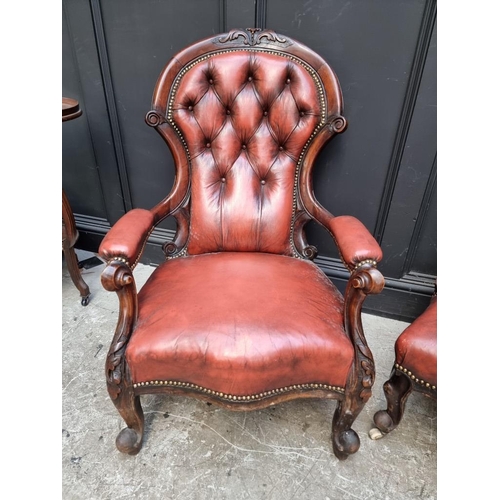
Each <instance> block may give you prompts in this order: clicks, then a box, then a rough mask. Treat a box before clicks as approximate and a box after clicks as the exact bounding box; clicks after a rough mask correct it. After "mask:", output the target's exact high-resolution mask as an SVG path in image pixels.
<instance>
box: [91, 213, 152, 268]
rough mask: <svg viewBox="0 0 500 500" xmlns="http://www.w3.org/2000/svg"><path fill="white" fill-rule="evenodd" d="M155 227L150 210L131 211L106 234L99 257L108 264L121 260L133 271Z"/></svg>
mask: <svg viewBox="0 0 500 500" xmlns="http://www.w3.org/2000/svg"><path fill="white" fill-rule="evenodd" d="M154 227H155V224H154V216H153V214H152V213H151V212H150V211H149V210H144V209H142V208H134V209H133V210H130V212H127V213H126V214H125V215H124V216H123V217H121V218H120V219H119V220H118V222H116V224H115V225H114V226H113V227H112V228H111V229H110V230H109V232H108V233H107V234H106V236H105V237H104V239H103V240H102V242H101V245H100V246H99V255H100V256H101V257H102V258H103V259H104V260H105V261H106V262H110V261H112V260H119V261H122V262H125V263H126V264H127V265H128V266H129V267H130V269H133V268H134V267H135V265H136V264H137V262H138V261H139V259H140V258H141V255H142V252H143V250H144V247H145V245H146V241H147V239H148V237H149V235H150V234H151V231H152V230H153V229H154Z"/></svg>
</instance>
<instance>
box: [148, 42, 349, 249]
mask: <svg viewBox="0 0 500 500" xmlns="http://www.w3.org/2000/svg"><path fill="white" fill-rule="evenodd" d="M249 39H250V38H249ZM220 40H222V39H221V38H219V39H218V41H220ZM278 40H279V38H278ZM245 43H246V42H245ZM205 45H206V42H205ZM246 45H250V44H248V43H246ZM210 48H211V49H212V50H207V51H206V53H205V54H203V53H202V51H201V49H196V48H194V49H192V50H191V54H192V56H191V57H190V58H188V57H187V56H184V61H182V62H183V64H182V65H181V63H180V62H178V61H174V62H172V63H171V64H170V69H168V68H167V70H166V71H165V72H164V74H163V75H162V76H160V79H159V82H158V84H157V89H156V92H155V97H154V100H153V103H154V104H155V105H156V106H155V109H157V110H158V108H163V109H164V113H165V116H166V118H165V119H166V121H167V122H168V124H170V125H171V126H173V128H174V129H175V131H176V133H177V135H178V136H179V138H180V140H181V142H182V144H183V147H184V149H185V151H186V155H187V162H188V163H189V167H190V172H189V177H190V188H189V189H190V192H189V197H190V201H189V207H188V209H189V237H188V240H187V253H188V254H191V255H194V254H201V253H206V252H217V251H262V252H269V253H279V254H285V255H293V254H294V250H293V224H294V219H295V214H296V208H297V197H298V194H297V193H298V188H297V183H298V179H299V168H300V162H301V160H302V157H303V155H304V151H305V149H306V148H307V146H308V145H309V142H310V140H311V138H312V136H313V135H314V134H315V133H316V132H317V131H318V130H319V128H320V125H323V124H324V123H325V97H324V88H323V86H322V83H321V81H320V79H319V78H318V76H317V73H316V71H315V70H314V69H313V68H312V67H311V66H310V65H309V64H308V63H307V62H305V61H304V60H303V59H302V58H300V57H297V56H295V55H294V54H293V53H292V54H291V53H288V52H287V51H286V50H266V48H263V47H262V46H261V47H258V46H254V47H252V46H248V47H247V46H245V44H243V43H242V44H240V46H238V47H235V46H234V45H233V48H231V47H230V48H227V47H219V50H214V48H215V49H217V47H210ZM301 50H302V49H301ZM307 50H308V49H307ZM316 57H317V56H316ZM181 59H182V57H181ZM317 59H319V58H318V57H317ZM315 61H316V62H317V60H316V59H315ZM323 63H324V61H322V60H321V61H320V63H319V64H318V65H323ZM324 66H325V67H326V66H327V65H326V64H324ZM174 71H175V72H176V74H174ZM328 71H329V73H328V74H329V76H330V78H331V79H332V80H333V79H335V77H334V76H333V73H332V72H331V70H330V69H329V68H328ZM166 80H169V82H168V84H169V85H171V89H170V90H169V93H168V96H167V94H166V91H165V87H166V85H167V82H166ZM335 82H336V80H335ZM335 92H337V93H335ZM335 92H333V94H334V97H333V100H334V102H335V105H336V109H334V111H336V112H337V113H338V112H339V110H341V94H340V89H337V88H336V89H335ZM164 98H167V103H165V104H163V99H164ZM162 111H163V110H162ZM154 118H155V122H154V125H155V126H156V124H157V120H158V118H157V115H155V117H154ZM150 124H152V123H150ZM167 139H168V137H167ZM170 142H171V141H170ZM171 149H172V147H171Z"/></svg>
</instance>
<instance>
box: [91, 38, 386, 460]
mask: <svg viewBox="0 0 500 500" xmlns="http://www.w3.org/2000/svg"><path fill="white" fill-rule="evenodd" d="M342 106H343V103H342V93H341V89H340V86H339V82H338V80H337V78H336V76H335V74H334V73H333V71H332V70H331V69H330V68H329V67H328V64H327V63H326V62H325V61H324V60H323V59H322V58H321V57H320V56H318V55H317V54H315V53H314V52H312V51H311V50H310V49H308V48H306V47H305V46H303V45H302V44H300V43H298V42H296V41H294V40H291V39H289V38H285V37H284V36H281V35H278V34H276V33H274V32H272V31H260V30H256V29H253V30H247V31H240V30H233V31H231V32H229V33H226V34H221V35H218V36H215V37H211V38H208V39H206V40H202V41H200V42H198V43H195V44H194V45H192V46H190V47H188V48H186V49H185V50H183V51H181V52H180V53H179V54H177V55H176V56H175V57H174V58H173V59H172V60H171V61H170V63H169V64H168V65H167V66H166V67H165V69H164V70H163V71H162V73H161V74H160V76H159V79H158V81H157V84H156V88H155V91H154V95H153V101H152V111H150V112H149V113H148V114H147V115H146V122H147V124H148V125H150V126H152V127H154V128H155V129H156V130H157V132H159V133H160V135H161V136H162V137H163V138H164V139H165V140H166V142H167V144H168V146H169V148H170V151H171V153H172V155H173V157H174V160H175V164H176V177H175V182H174V186H173V188H172V191H171V193H170V194H169V195H168V196H167V197H166V198H165V199H164V200H163V201H161V202H160V203H159V204H158V205H156V206H155V207H154V208H152V209H151V210H143V209H134V210H131V211H130V212H128V213H127V214H125V216H124V217H123V218H122V219H121V220H119V221H118V222H117V224H115V225H114V226H113V228H112V229H111V230H110V231H109V233H108V234H107V235H106V237H105V238H104V240H103V241H102V244H101V246H100V250H99V253H100V255H101V257H102V258H104V259H105V260H106V261H107V266H106V268H105V269H104V271H103V274H102V283H103V286H104V287H105V288H106V289H107V290H110V291H116V292H117V294H118V296H119V302H120V313H119V319H118V326H117V329H116V333H115V335H114V338H113V341H112V343H111V347H110V349H109V353H108V356H107V361H106V379H107V385H108V391H109V394H110V396H111V399H112V400H113V402H114V404H115V405H116V407H117V409H118V411H119V412H120V414H121V416H122V417H123V419H124V420H125V422H126V424H127V427H126V428H125V429H123V430H122V431H121V433H120V434H119V435H118V437H117V441H116V444H117V447H118V449H119V450H120V451H122V452H125V453H129V454H135V453H137V452H138V451H139V450H140V448H141V445H142V439H143V428H144V419H143V414H142V410H141V405H140V396H141V394H146V393H168V394H183V395H189V396H193V397H196V398H200V399H203V400H207V401H211V402H213V403H216V404H218V405H220V406H223V407H225V408H228V409H231V410H237V411H245V410H253V409H257V408H264V407H266V406H269V405H274V404H277V403H279V402H283V401H287V400H291V399H295V398H330V399H336V400H338V401H339V403H338V407H337V409H336V411H335V414H334V418H333V432H332V441H333V449H334V452H335V455H336V456H337V457H338V458H339V459H345V458H347V456H348V455H349V454H352V453H354V452H356V451H357V449H358V448H359V438H358V436H357V434H356V432H355V431H354V430H352V429H351V425H352V423H353V422H354V420H355V419H356V417H357V415H358V414H359V412H360V411H361V409H362V408H363V406H364V404H365V403H366V401H367V400H368V398H369V397H370V395H371V386H372V384H373V380H374V374H375V369H374V365H373V359H372V354H371V352H370V349H369V347H368V345H367V343H366V340H365V337H364V334H363V329H362V325H361V307H362V304H363V301H364V299H365V297H366V296H367V294H370V293H378V292H380V291H381V290H382V288H383V285H384V280H383V277H382V275H381V274H380V272H379V271H378V270H377V262H379V261H380V259H381V258H382V252H381V250H380V248H379V245H378V244H377V242H376V241H375V240H374V238H373V237H372V236H371V235H370V233H369V232H368V230H367V229H366V228H365V227H364V226H363V224H362V223H361V222H359V221H358V220H356V219H355V218H353V217H349V216H342V217H334V216H333V215H331V214H329V213H328V212H327V211H326V210H325V209H324V208H323V207H321V205H320V204H319V203H318V202H317V201H316V199H315V196H314V193H313V188H312V168H313V165H314V160H315V158H316V157H317V155H318V153H319V151H320V150H321V148H322V147H323V145H324V144H325V143H326V142H327V141H328V140H329V139H331V138H332V137H333V136H335V135H336V134H338V133H340V132H343V131H344V130H345V128H346V125H347V124H346V120H345V118H344V117H343V116H342ZM169 215H172V216H173V217H175V218H176V221H177V233H176V236H175V239H174V241H172V242H167V243H166V244H165V245H164V251H165V254H166V262H165V263H163V264H162V265H160V266H159V267H158V268H157V269H155V271H154V272H153V273H152V275H151V277H150V278H149V280H148V281H147V282H146V284H145V285H144V286H143V288H142V289H141V290H140V292H139V293H138V294H137V292H136V288H135V284H134V278H133V273H132V270H133V268H134V266H135V265H136V264H137V262H138V261H139V259H140V256H141V253H142V251H143V249H144V246H145V243H146V241H147V238H148V235H149V234H150V233H151V231H152V230H153V228H154V227H155V225H156V224H158V223H159V222H160V221H161V220H162V219H164V218H165V217H167V216H169ZM311 219H314V220H315V221H317V222H318V223H320V224H322V225H323V226H324V227H325V228H326V229H327V230H328V231H329V232H330V234H331V235H332V238H333V241H334V242H335V243H336V244H337V246H338V248H339V251H340V255H341V256H342V259H343V261H344V263H345V265H346V267H347V269H348V270H349V271H350V273H351V275H350V279H349V281H348V283H347V287H346V291H345V294H344V296H342V294H341V293H340V292H339V291H338V290H337V289H336V288H335V287H334V286H333V285H332V283H331V282H330V280H329V279H328V278H327V277H326V276H325V275H324V274H323V273H322V271H321V270H319V269H318V267H317V266H316V265H315V264H314V263H313V262H311V260H312V259H313V258H314V256H315V255H316V249H315V248H314V247H312V246H310V245H308V243H307V241H306V238H305V234H304V226H305V224H306V223H307V222H308V221H309V220H311Z"/></svg>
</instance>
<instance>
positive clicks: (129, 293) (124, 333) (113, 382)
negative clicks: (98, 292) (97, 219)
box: [101, 260, 144, 455]
mask: <svg viewBox="0 0 500 500" xmlns="http://www.w3.org/2000/svg"><path fill="white" fill-rule="evenodd" d="M101 282H102V285H103V286H104V288H105V289H106V290H109V291H116V292H117V294H118V298H119V301H120V312H119V316H118V324H117V326H116V331H115V335H114V337H113V341H112V342H111V346H110V347H109V351H108V356H107V358H106V366H105V371H106V383H107V387H108V393H109V396H110V398H111V400H112V401H113V403H114V405H115V406H116V408H117V410H118V411H119V412H120V415H121V416H122V418H123V420H125V423H126V424H127V427H126V428H125V429H123V430H122V431H121V432H120V434H118V437H117V438H116V447H117V448H118V449H119V450H120V451H121V452H122V453H128V454H129V455H136V454H137V453H139V451H140V449H141V447H142V437H143V433H144V414H143V412H142V407H141V401H140V398H139V396H136V395H135V394H134V389H133V382H132V380H131V377H130V372H129V369H128V365H127V363H126V360H125V350H126V347H127V343H128V340H129V337H130V335H131V333H132V330H133V328H134V324H135V322H136V320H137V291H136V288H135V281H134V277H133V275H132V270H131V269H130V268H129V266H128V265H127V264H126V263H124V262H123V261H120V260H115V261H113V262H111V263H110V264H108V265H107V266H106V268H105V269H104V271H103V273H102V275H101Z"/></svg>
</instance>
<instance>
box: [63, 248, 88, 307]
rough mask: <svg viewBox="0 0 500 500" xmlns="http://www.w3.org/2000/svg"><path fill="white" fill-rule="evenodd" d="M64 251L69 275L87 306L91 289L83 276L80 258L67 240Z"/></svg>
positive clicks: (83, 303) (84, 304) (83, 304)
mask: <svg viewBox="0 0 500 500" xmlns="http://www.w3.org/2000/svg"><path fill="white" fill-rule="evenodd" d="M63 252H64V257H65V259H66V265H67V266H68V271H69V275H70V276H71V280H72V281H73V284H74V285H75V286H76V288H78V291H79V292H80V297H81V298H82V306H86V305H87V304H88V303H89V297H90V290H89V287H88V285H87V283H85V281H84V280H83V278H82V274H81V272H80V269H79V267H78V259H77V257H76V254H75V250H74V249H73V247H70V246H69V245H68V242H67V240H66V241H65V242H64V243H63Z"/></svg>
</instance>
